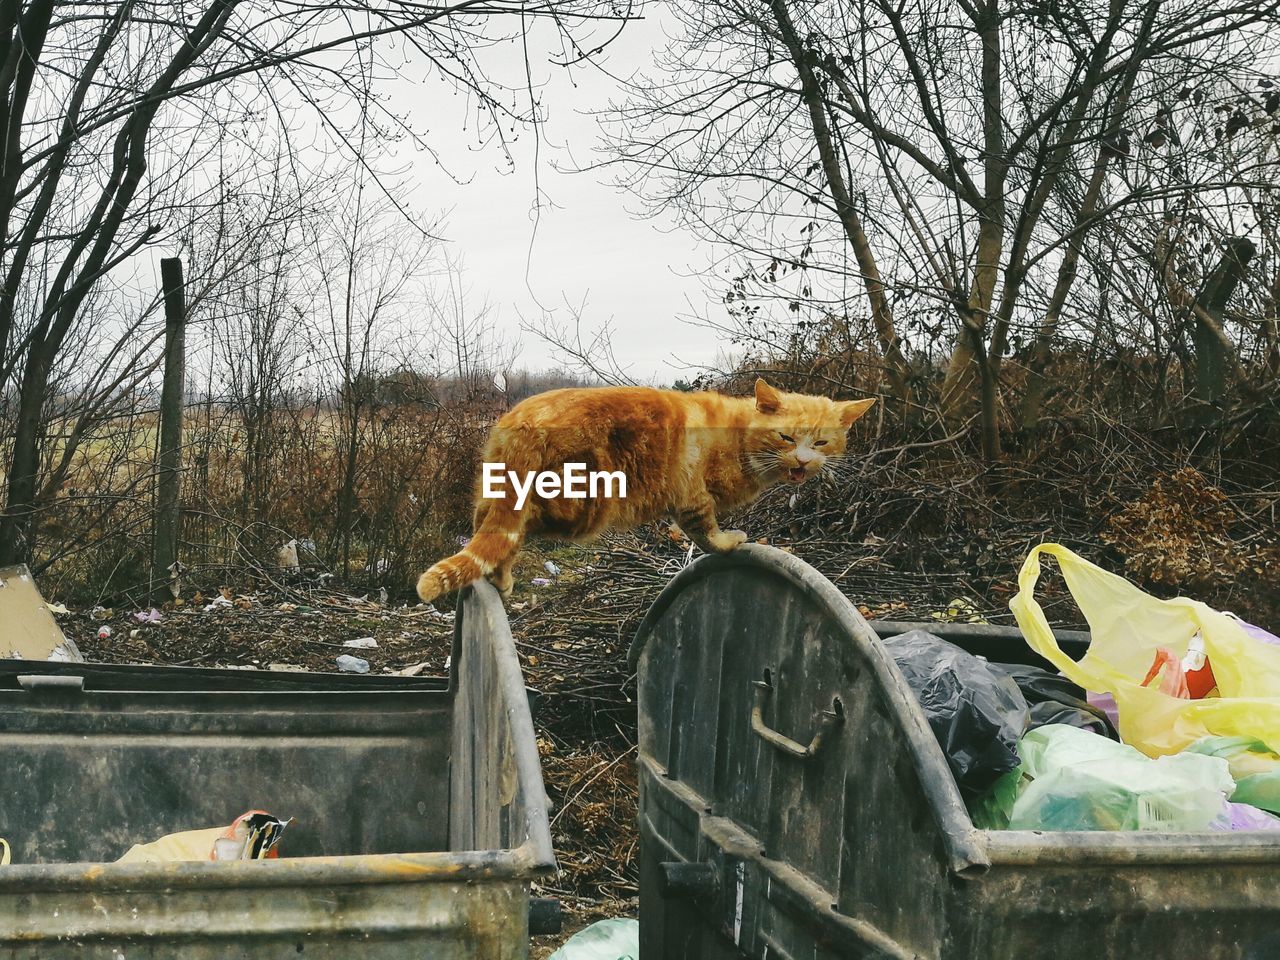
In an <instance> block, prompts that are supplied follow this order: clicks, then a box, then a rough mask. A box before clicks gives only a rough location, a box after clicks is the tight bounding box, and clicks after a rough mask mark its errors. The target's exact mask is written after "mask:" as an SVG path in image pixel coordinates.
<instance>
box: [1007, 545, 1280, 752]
mask: <svg viewBox="0 0 1280 960" xmlns="http://www.w3.org/2000/svg"><path fill="white" fill-rule="evenodd" d="M1043 554H1048V555H1049V556H1052V557H1055V558H1057V561H1058V566H1059V567H1060V568H1061V570H1062V575H1063V577H1064V578H1065V579H1066V581H1067V587H1068V588H1069V589H1070V591H1071V595H1072V597H1074V598H1075V601H1076V604H1077V605H1078V606H1079V607H1080V611H1081V612H1082V613H1083V614H1084V616H1085V619H1087V620H1088V621H1089V627H1090V630H1091V631H1092V634H1093V640H1092V642H1091V643H1090V645H1089V652H1088V653H1087V654H1086V655H1085V656H1084V658H1083V659H1081V660H1080V661H1079V662H1076V661H1074V660H1072V659H1071V658H1070V657H1069V656H1067V654H1066V653H1064V652H1063V651H1062V649H1061V648H1060V647H1059V646H1058V642H1057V640H1055V639H1054V636H1053V631H1052V630H1051V629H1050V628H1049V622H1048V621H1047V620H1046V619H1045V615H1044V611H1043V610H1042V609H1041V608H1040V604H1039V603H1037V602H1036V599H1035V586H1036V581H1037V580H1038V579H1039V576H1040V557H1041V555H1043ZM1018 587H1019V590H1018V593H1017V595H1016V596H1015V597H1014V598H1013V599H1012V600H1010V601H1009V609H1011V610H1012V611H1013V614H1014V616H1015V617H1016V618H1017V620H1018V626H1019V627H1021V628H1022V632H1023V635H1024V636H1025V637H1026V638H1027V642H1028V643H1029V644H1030V645H1031V647H1032V648H1033V649H1034V650H1035V651H1036V652H1037V653H1039V654H1040V655H1041V656H1043V657H1044V658H1045V659H1047V660H1048V661H1049V662H1051V663H1052V664H1053V665H1054V666H1055V667H1057V668H1058V669H1059V670H1061V671H1062V673H1063V674H1064V675H1066V676H1067V677H1068V678H1070V679H1071V680H1074V681H1075V682H1076V683H1078V684H1079V685H1080V686H1082V687H1084V688H1085V689H1086V690H1092V691H1093V692H1094V693H1110V694H1111V695H1112V696H1114V697H1115V700H1116V703H1117V705H1118V706H1119V708H1120V736H1121V738H1122V739H1123V740H1124V742H1125V743H1128V744H1131V745H1133V746H1135V747H1137V748H1138V749H1139V750H1141V751H1142V752H1143V753H1145V754H1147V755H1148V756H1152V757H1157V756H1161V755H1164V754H1171V753H1177V752H1178V751H1180V750H1182V749H1183V748H1184V747H1186V746H1188V745H1189V744H1191V743H1193V742H1195V741H1196V740H1199V739H1200V738H1202V737H1206V736H1222V737H1250V738H1254V739H1258V740H1261V741H1262V742H1263V743H1270V744H1280V647H1276V646H1272V645H1270V644H1266V643H1263V642H1261V641H1259V640H1257V639H1255V638H1253V637H1250V636H1249V635H1248V634H1247V633H1246V632H1245V631H1244V630H1243V629H1242V628H1241V626H1240V624H1239V623H1238V622H1237V621H1235V620H1233V619H1232V618H1230V617H1228V616H1226V615H1225V614H1222V613H1219V612H1218V611H1217V610H1214V609H1213V608H1211V607H1208V606H1205V605H1204V604H1203V603H1200V602H1199V601H1196V600H1189V599H1187V598H1185V597H1175V598H1174V599H1172V600H1158V599H1156V598H1155V597H1152V596H1148V595H1147V594H1145V593H1143V592H1142V591H1141V590H1139V589H1138V588H1137V587H1135V586H1134V585H1133V584H1131V583H1129V582H1128V581H1127V580H1125V579H1124V578H1123V577H1117V576H1116V575H1115V574H1112V573H1108V572H1107V571H1105V570H1103V569H1102V568H1101V567H1097V566H1095V565H1094V564H1092V563H1090V562H1089V561H1087V560H1085V559H1084V558H1082V557H1078V556H1076V555H1075V554H1074V553H1072V552H1071V551H1070V550H1068V549H1067V548H1066V547H1064V546H1061V545H1060V544H1056V543H1042V544H1041V545H1040V546H1038V547H1036V548H1035V549H1034V550H1032V551H1031V553H1030V554H1028V555H1027V559H1026V562H1025V563H1023V565H1022V570H1021V572H1020V573H1019V574H1018ZM1197 633H1200V634H1201V635H1202V636H1203V638H1204V648H1205V652H1206V654H1207V656H1208V658H1209V663H1210V665H1211V666H1212V667H1213V675H1214V677H1215V679H1216V680H1217V684H1218V693H1219V696H1217V697H1207V698H1205V699H1203V700H1185V699H1181V698H1179V697H1173V696H1169V695H1168V694H1165V693H1162V692H1161V691H1160V690H1158V689H1155V688H1154V687H1144V686H1143V685H1142V681H1143V680H1144V679H1145V678H1146V675H1147V671H1148V670H1150V668H1151V664H1152V661H1153V660H1154V658H1155V656H1156V651H1157V649H1158V648H1160V647H1164V648H1166V649H1169V650H1172V651H1173V652H1174V653H1175V654H1177V656H1179V657H1183V656H1185V655H1186V652H1187V646H1188V644H1189V643H1190V641H1191V639H1192V637H1194V636H1195V635H1196V634H1197Z"/></svg>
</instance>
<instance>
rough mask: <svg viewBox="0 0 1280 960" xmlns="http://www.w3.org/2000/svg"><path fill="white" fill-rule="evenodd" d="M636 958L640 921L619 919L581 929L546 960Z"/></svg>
mask: <svg viewBox="0 0 1280 960" xmlns="http://www.w3.org/2000/svg"><path fill="white" fill-rule="evenodd" d="M639 956H640V923H639V921H637V920H628V919H624V918H621V917H619V918H615V919H612V920H599V921H597V922H596V923H593V924H591V926H589V927H584V928H583V929H582V930H579V931H578V932H577V933H575V934H574V935H573V936H572V937H570V938H569V939H568V940H566V941H565V944H564V946H562V947H561V948H560V949H559V950H557V951H556V952H555V953H553V954H552V955H551V956H550V957H548V958H547V960H635V958H636V957H639Z"/></svg>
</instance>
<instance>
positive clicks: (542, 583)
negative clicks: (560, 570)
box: [529, 577, 551, 587]
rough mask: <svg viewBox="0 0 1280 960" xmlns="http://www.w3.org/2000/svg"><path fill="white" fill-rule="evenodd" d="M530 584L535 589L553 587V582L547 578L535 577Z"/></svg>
mask: <svg viewBox="0 0 1280 960" xmlns="http://www.w3.org/2000/svg"><path fill="white" fill-rule="evenodd" d="M529 583H530V584H531V585H532V586H535V587H549V586H551V581H550V580H548V579H547V578H546V577H534V578H533V579H532V580H530V581H529Z"/></svg>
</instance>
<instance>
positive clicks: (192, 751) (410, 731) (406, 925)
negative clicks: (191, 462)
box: [0, 584, 555, 960]
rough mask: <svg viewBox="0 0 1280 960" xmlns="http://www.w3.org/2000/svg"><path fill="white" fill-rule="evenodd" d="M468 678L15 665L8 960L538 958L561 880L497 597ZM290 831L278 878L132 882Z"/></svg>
mask: <svg viewBox="0 0 1280 960" xmlns="http://www.w3.org/2000/svg"><path fill="white" fill-rule="evenodd" d="M452 660H453V668H452V671H451V676H450V679H449V680H448V681H447V682H446V681H444V680H424V679H409V678H378V677H349V676H343V675H336V674H335V675H322V674H289V673H269V672H250V671H227V670H193V669H184V668H162V667H110V666H103V665H92V664H53V663H43V662H24V661H13V660H9V661H0V782H2V783H3V788H2V789H0V837H4V838H6V839H7V840H8V841H9V842H10V843H11V844H12V847H13V865H12V866H9V867H3V868H0V957H3V958H5V960H27V958H32V960H34V958H41V960H47V958H61V957H76V958H102V960H108V958H110V960H125V958H128V960H138V958H144V957H145V958H183V960H201V958H210V960H212V958H219V960H225V958H252V960H274V958H285V957H288V958H296V957H315V958H324V960H352V958H355V957H360V958H362V960H383V958H388V960H390V958H396V960H399V958H409V957H412V958H415V960H423V958H428V957H430V958H433V960H464V958H466V960H471V958H492V960H499V958H502V960H506V958H515V957H526V956H527V953H528V913H527V911H528V904H529V883H530V880H531V879H533V878H535V877H538V876H541V875H544V874H547V873H549V872H552V871H553V870H554V868H555V861H554V858H553V855H552V851H551V838H550V832H549V828H548V822H547V809H546V794H545V792H544V790H543V785H542V775H541V771H540V768H539V764H538V754H537V747H536V743H535V740H534V733H533V725H532V722H531V720H530V716H529V707H528V700H527V698H526V693H525V688H524V684H523V681H522V678H521V675H520V668H519V663H518V661H517V659H516V652H515V647H514V645H513V643H512V640H511V635H510V632H509V630H508V628H507V621H506V616H505V614H504V612H503V609H502V604H501V602H500V600H499V599H498V596H497V594H496V593H495V592H494V590H493V589H492V588H491V587H490V586H488V585H487V584H481V585H478V586H476V587H475V588H474V589H473V590H472V591H471V592H470V593H469V594H468V595H467V596H466V597H465V598H464V599H463V602H462V603H461V604H460V607H459V617H458V622H457V627H456V630H455V636H454V649H453V658H452ZM251 808H262V809H266V810H268V811H270V812H272V813H274V814H276V815H277V816H282V817H293V818H294V822H293V823H291V824H290V825H289V827H288V828H287V830H286V831H285V834H284V840H283V844H282V857H281V859H279V860H266V861H256V862H218V863H215V862H209V863H161V864H151V863H141V864H115V863H111V862H104V861H112V860H114V859H115V858H117V857H119V856H120V855H122V854H123V853H124V852H125V851H126V850H127V849H128V848H129V846H130V845H132V844H133V843H135V842H145V841H149V840H153V839H156V838H157V837H159V836H160V835H162V834H166V833H171V832H175V831H179V830H187V829H193V828H199V827H207V826H216V825H218V824H226V823H229V822H230V820H231V819H233V818H234V817H235V816H237V815H238V814H240V813H243V812H244V811H246V810H248V809H251Z"/></svg>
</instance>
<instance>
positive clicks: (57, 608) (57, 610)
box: [45, 603, 71, 617]
mask: <svg viewBox="0 0 1280 960" xmlns="http://www.w3.org/2000/svg"><path fill="white" fill-rule="evenodd" d="M45 609H46V610H48V611H49V612H50V613H52V614H53V615H54V616H58V617H60V616H62V615H64V614H68V613H70V612H71V611H70V610H68V609H67V608H66V607H65V606H63V605H62V604H60V603H46V604H45Z"/></svg>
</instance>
